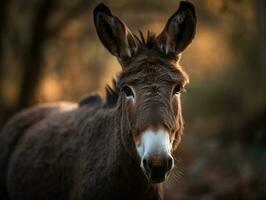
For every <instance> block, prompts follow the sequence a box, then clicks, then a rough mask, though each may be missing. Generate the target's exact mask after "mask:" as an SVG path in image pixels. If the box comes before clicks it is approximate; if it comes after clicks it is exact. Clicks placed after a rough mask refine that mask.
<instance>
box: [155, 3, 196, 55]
mask: <svg viewBox="0 0 266 200" xmlns="http://www.w3.org/2000/svg"><path fill="white" fill-rule="evenodd" d="M196 23H197V18H196V14H195V8H194V6H193V5H192V4H191V3H190V2H187V1H181V2H180V6H179V8H178V10H177V11H176V12H175V13H174V14H173V15H172V16H171V17H170V19H169V20H168V21H167V24H166V25H165V27H164V30H163V31H162V33H161V34H160V35H159V36H158V38H157V41H158V45H159V48H160V50H161V51H162V52H163V53H164V54H171V55H175V56H176V55H178V54H180V53H181V52H182V51H183V50H185V48H186V47H187V46H188V45H189V44H190V43H191V41H192V39H193V38H194V35H195V32H196Z"/></svg>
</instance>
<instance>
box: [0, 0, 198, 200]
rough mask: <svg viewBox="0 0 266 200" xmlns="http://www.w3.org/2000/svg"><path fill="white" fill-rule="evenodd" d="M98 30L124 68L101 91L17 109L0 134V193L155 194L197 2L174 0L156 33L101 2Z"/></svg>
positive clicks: (176, 126)
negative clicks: (133, 25)
mask: <svg viewBox="0 0 266 200" xmlns="http://www.w3.org/2000/svg"><path fill="white" fill-rule="evenodd" d="M93 14H94V23H95V27H96V30H97V34H98V36H99V38H100V40H101V41H102V43H103V45H104V46H105V47H106V49H108V50H109V52H110V53H111V54H113V55H114V56H115V57H116V58H117V59H118V61H119V63H120V64H121V66H122V71H121V72H120V74H119V75H118V77H117V79H116V81H114V84H113V86H112V87H110V86H107V88H106V98H105V99H102V98H101V97H100V96H98V95H93V96H89V97H87V98H86V99H84V100H82V101H81V103H80V104H78V103H68V102H60V103H54V104H43V105H37V106H35V107H32V108H29V109H26V110H24V111H21V112H20V113H18V114H17V115H15V116H14V117H13V118H11V119H10V121H9V122H8V123H7V124H6V125H5V127H4V128H3V130H2V132H1V135H0V193H1V199H3V200H4V199H5V200H7V199H9V200H36V199H38V200H54V199H56V200H88V199H89V200H101V199H140V200H141V199H145V200H149V199H150V200H157V199H161V198H162V189H161V188H162V184H163V182H164V181H165V180H166V179H167V177H168V176H169V174H170V172H171V170H172V169H173V167H174V159H173V156H172V154H173V152H174V151H175V150H176V148H177V147H178V145H179V143H180V141H181V136H182V133H183V119H182V112H181V100H180V98H181V97H180V95H181V92H182V90H183V88H184V86H185V85H186V84H187V83H188V76H187V74H186V73H185V72H184V71H183V69H182V67H181V66H180V65H179V64H178V61H179V58H180V54H181V52H182V51H183V50H184V49H185V48H186V47H187V46H188V45H189V44H190V43H191V41H192V40H193V38H194V35H195V30H196V15H195V9H194V6H193V5H192V4H191V3H189V2H187V1H184V2H181V3H180V6H179V8H178V10H177V11H176V12H175V13H174V14H173V15H172V16H171V17H170V19H169V20H168V22H167V23H166V25H165V27H164V29H163V31H162V32H161V33H160V34H159V35H158V36H156V35H155V34H153V33H151V32H149V33H148V34H147V36H146V37H144V35H143V34H142V32H140V36H136V35H134V34H132V33H131V32H130V30H129V28H128V27H127V26H126V25H125V23H123V22H122V21H121V20H120V19H119V18H118V17H116V16H115V15H113V14H112V12H111V10H110V9H109V8H108V7H107V6H105V5H104V4H99V5H98V6H97V7H96V8H95V9H94V13H93Z"/></svg>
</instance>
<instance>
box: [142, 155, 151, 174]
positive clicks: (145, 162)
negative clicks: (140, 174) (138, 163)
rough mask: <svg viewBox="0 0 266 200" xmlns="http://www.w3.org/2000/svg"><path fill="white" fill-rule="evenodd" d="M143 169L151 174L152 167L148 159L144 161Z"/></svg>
mask: <svg viewBox="0 0 266 200" xmlns="http://www.w3.org/2000/svg"><path fill="white" fill-rule="evenodd" d="M142 162H143V167H144V169H145V170H146V171H147V172H150V167H149V164H148V161H147V159H146V158H144V159H143V161H142Z"/></svg>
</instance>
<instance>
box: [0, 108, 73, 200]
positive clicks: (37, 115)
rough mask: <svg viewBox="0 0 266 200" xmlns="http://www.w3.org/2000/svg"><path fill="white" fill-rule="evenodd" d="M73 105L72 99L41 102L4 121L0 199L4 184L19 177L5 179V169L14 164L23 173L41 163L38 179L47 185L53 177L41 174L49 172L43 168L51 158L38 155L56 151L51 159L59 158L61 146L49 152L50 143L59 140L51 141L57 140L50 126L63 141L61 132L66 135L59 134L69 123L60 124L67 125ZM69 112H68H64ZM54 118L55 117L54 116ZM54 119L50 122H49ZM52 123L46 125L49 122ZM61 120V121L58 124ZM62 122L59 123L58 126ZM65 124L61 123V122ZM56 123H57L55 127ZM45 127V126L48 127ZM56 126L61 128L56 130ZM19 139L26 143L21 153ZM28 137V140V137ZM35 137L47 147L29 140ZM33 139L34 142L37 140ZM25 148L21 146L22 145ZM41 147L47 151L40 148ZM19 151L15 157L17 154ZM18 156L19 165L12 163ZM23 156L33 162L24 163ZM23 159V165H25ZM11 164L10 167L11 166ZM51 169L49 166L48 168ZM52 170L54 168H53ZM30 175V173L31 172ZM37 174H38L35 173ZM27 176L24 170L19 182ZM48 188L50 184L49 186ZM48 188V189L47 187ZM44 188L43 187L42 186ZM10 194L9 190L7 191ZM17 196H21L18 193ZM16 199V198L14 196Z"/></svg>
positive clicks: (0, 136) (0, 145)
mask: <svg viewBox="0 0 266 200" xmlns="http://www.w3.org/2000/svg"><path fill="white" fill-rule="evenodd" d="M76 107H77V104H72V103H56V104H43V105H40V106H35V107H33V108H30V109H27V110H24V111H22V112H20V113H18V114H17V115H15V116H14V117H13V118H11V120H10V121H9V122H8V123H7V124H6V126H5V127H4V128H3V130H2V131H1V133H0V152H1V153H0V199H1V200H5V199H8V198H7V191H6V188H7V184H8V183H12V182H16V181H21V180H20V179H21V178H22V177H14V178H13V180H8V178H7V177H8V173H9V172H10V171H12V170H15V168H19V169H20V170H21V169H25V171H24V172H22V173H20V174H23V173H27V171H30V170H29V168H30V167H36V166H37V167H43V172H44V173H43V177H42V178H43V179H42V181H47V185H51V182H53V181H54V180H45V177H46V175H45V174H47V173H49V169H47V166H48V165H47V164H48V163H50V162H53V161H51V160H45V159H44V160H42V161H41V160H40V158H41V157H47V158H49V159H50V158H51V157H50V156H47V155H44V154H49V153H50V154H52V153H53V154H54V153H57V154H58V155H57V156H55V157H54V159H55V160H54V161H56V159H59V157H60V155H59V154H60V152H59V151H62V149H60V150H59V149H58V151H56V150H55V151H54V152H51V150H52V148H51V147H52V146H55V145H57V146H60V145H59V144H55V142H57V143H58V140H53V137H55V136H53V130H52V129H54V133H55V131H56V132H57V133H58V132H61V133H62V135H61V137H62V140H61V141H64V136H65V135H66V133H65V134H63V132H66V131H65V130H66V129H67V130H68V132H69V131H70V130H69V127H68V128H65V130H64V129H63V130H62V127H67V124H68V123H71V122H70V121H71V120H70V118H71V115H73V114H70V113H71V112H73V110H75V108H76ZM68 113H69V114H68ZM55 119H56V120H55ZM53 122H54V124H53ZM49 124H50V125H52V126H50V125H49ZM60 124H61V125H60ZM62 125H63V126H62ZM64 125H65V126H64ZM57 126H60V128H59V127H57ZM48 127H49V130H48ZM58 129H60V130H61V131H58ZM56 135H57V136H56V137H59V136H58V134H56ZM23 140H28V141H27V144H28V145H27V147H26V149H28V150H26V151H25V153H24V155H23V154H22V155H23V156H21V154H19V152H20V150H21V149H22V148H21V144H22V145H23ZM29 140H32V142H31V141H29ZM36 140H38V141H39V142H40V143H43V142H44V140H47V141H45V144H46V145H47V148H43V147H42V148H40V146H38V145H33V143H35V142H36ZM38 141H37V143H38ZM24 148H25V146H24ZM45 149H47V150H49V149H50V151H47V152H46V151H44V150H45ZM18 154H19V155H20V157H19V158H18V157H17V155H18ZM18 159H19V160H20V162H16V163H20V165H22V166H18V164H16V165H12V161H13V160H16V161H17V160H18ZM27 160H28V161H29V160H31V162H34V163H33V165H32V166H27V163H29V162H27ZM25 163H26V165H25ZM12 168H13V169H12ZM26 168H27V169H26ZM51 172H52V170H51ZM54 172H55V170H54ZM31 176H32V174H31ZM33 176H34V175H33ZM38 176H39V175H38ZM27 178H32V177H28V176H27V174H23V179H24V180H23V182H24V183H25V184H26V183H27V180H26V179H27ZM9 189H11V190H13V189H14V190H16V191H17V190H18V189H22V190H23V189H24V186H23V185H22V186H20V188H12V187H11V188H9ZM51 189H52V188H51ZM48 191H49V189H48ZM46 192H47V190H46ZM36 193H40V195H41V191H36ZM10 194H12V192H11V191H10ZM19 198H21V197H19ZM15 199H17V198H15Z"/></svg>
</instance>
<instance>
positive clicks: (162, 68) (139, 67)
mask: <svg viewBox="0 0 266 200" xmlns="http://www.w3.org/2000/svg"><path fill="white" fill-rule="evenodd" d="M120 81H121V82H125V83H128V84H138V83H144V82H146V83H160V82H171V83H181V84H186V83H188V76H187V74H186V73H185V72H184V71H183V70H182V68H181V67H180V66H179V65H178V64H176V63H170V62H162V61H158V62H156V61H154V60H153V61H149V60H146V61H144V62H142V63H134V64H132V65H131V66H129V67H126V68H125V69H124V70H123V71H122V73H121V75H120Z"/></svg>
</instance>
